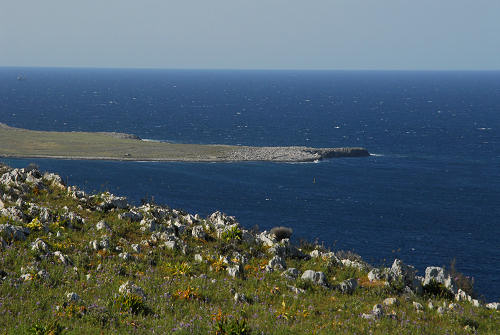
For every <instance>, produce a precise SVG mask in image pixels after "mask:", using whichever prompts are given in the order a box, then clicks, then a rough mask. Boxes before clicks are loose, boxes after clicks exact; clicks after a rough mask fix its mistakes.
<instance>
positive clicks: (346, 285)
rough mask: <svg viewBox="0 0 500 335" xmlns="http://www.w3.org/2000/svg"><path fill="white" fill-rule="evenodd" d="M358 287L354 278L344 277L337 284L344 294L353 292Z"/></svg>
mask: <svg viewBox="0 0 500 335" xmlns="http://www.w3.org/2000/svg"><path fill="white" fill-rule="evenodd" d="M357 287H358V281H357V280H356V279H355V278H351V279H346V280H344V281H343V282H341V283H340V284H339V285H338V289H339V290H340V292H342V293H345V294H353V293H354V290H356V288H357Z"/></svg>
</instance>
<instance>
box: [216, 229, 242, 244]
mask: <svg viewBox="0 0 500 335" xmlns="http://www.w3.org/2000/svg"><path fill="white" fill-rule="evenodd" d="M242 235H243V232H242V231H241V229H240V228H238V227H237V226H233V227H232V228H231V229H229V230H226V231H225V232H223V233H222V236H221V238H222V239H223V240H225V241H227V242H229V241H232V240H238V241H240V240H241V237H242Z"/></svg>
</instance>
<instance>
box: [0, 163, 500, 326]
mask: <svg viewBox="0 0 500 335" xmlns="http://www.w3.org/2000/svg"><path fill="white" fill-rule="evenodd" d="M0 168H1V166H0ZM2 192H4V191H2ZM1 194H2V193H1V192H0V195H1ZM22 198H23V199H24V200H23V203H22V204H21V206H20V208H22V210H23V212H24V213H25V214H26V215H27V216H29V215H31V214H30V213H31V212H30V205H29V204H30V203H34V204H37V205H38V206H39V207H46V208H49V209H50V211H51V212H52V213H53V219H52V220H51V221H52V222H51V223H50V224H45V223H43V221H44V220H42V219H41V217H38V216H35V217H33V218H30V219H27V220H26V221H24V222H21V221H16V220H12V219H9V218H7V217H6V216H1V217H0V224H6V223H8V224H13V225H16V226H23V227H25V228H27V229H29V231H30V233H29V235H27V236H26V240H19V239H15V238H14V236H4V237H3V239H4V240H5V242H4V243H2V245H3V246H2V248H1V251H0V270H1V271H0V272H1V274H0V278H3V279H1V280H0V325H1V329H2V331H3V333H6V334H26V333H27V334H125V333H133V334H151V333H153V332H154V333H158V334H221V335H222V334H354V333H357V334H368V333H372V334H444V333H449V334H474V333H478V334H496V333H497V331H498V326H499V325H500V313H499V312H498V311H494V310H489V309H486V308H484V307H475V306H473V305H472V304H471V303H470V302H464V301H460V302H455V301H453V300H451V298H453V297H452V296H449V295H447V294H444V293H443V292H444V291H443V288H442V287H441V286H440V285H434V286H430V287H428V288H427V290H426V292H425V293H424V294H423V295H413V294H411V293H407V292H405V290H404V284H403V283H401V282H397V281H394V282H392V283H391V285H385V282H383V281H371V282H370V281H369V280H368V278H367V274H368V270H365V269H359V268H356V267H351V266H344V265H342V264H340V263H338V262H335V261H332V260H331V259H328V258H326V257H316V258H309V259H300V258H296V257H285V260H286V264H287V268H296V269H297V270H298V271H299V273H303V272H304V271H306V270H314V271H322V272H323V273H324V274H325V276H326V280H327V281H328V283H329V287H325V286H322V285H317V284H315V283H313V282H311V281H306V280H302V279H300V277H299V279H290V278H286V277H285V276H283V275H281V271H272V272H266V270H265V267H266V265H267V264H268V263H269V261H270V259H271V258H273V255H272V254H271V253H270V248H269V247H268V246H266V245H264V244H262V243H258V242H256V241H255V240H247V239H245V232H246V231H245V232H244V231H243V228H238V227H236V226H233V227H232V228H229V229H228V230H226V231H224V232H222V234H219V235H218V234H217V229H216V228H214V225H211V224H210V226H211V228H210V229H208V228H207V229H204V230H203V233H204V234H206V236H205V237H204V238H201V237H196V236H193V234H192V233H191V231H190V230H189V227H190V225H192V224H190V223H188V217H187V216H185V215H184V216H182V220H180V221H182V222H183V223H185V225H184V226H186V228H185V229H184V230H183V229H180V228H178V229H177V230H176V234H177V237H176V239H173V240H172V241H174V240H175V242H176V245H177V247H174V248H170V247H167V244H166V242H169V241H170V240H168V239H167V240H165V239H163V240H162V237H161V236H162V235H161V233H162V232H161V231H159V232H154V233H153V232H151V231H148V230H147V229H141V228H143V224H141V223H139V222H133V221H132V220H131V219H119V218H118V215H119V214H123V213H126V212H128V209H118V208H114V209H110V210H98V206H99V204H100V203H101V202H102V201H103V200H104V199H106V195H104V194H101V195H98V196H96V197H89V196H84V197H77V196H74V194H73V192H72V191H68V189H67V188H61V187H60V186H58V185H55V184H53V183H51V182H49V181H48V180H47V179H43V183H42V184H38V186H36V188H35V186H33V185H32V186H31V188H30V190H29V191H28V192H26V193H25V194H24V195H23V196H22ZM14 205H15V202H14V201H5V208H7V207H9V206H14ZM148 208H149V210H148V211H146V210H145V209H143V213H144V220H145V221H147V220H153V219H155V220H156V222H157V223H158V224H161V225H164V226H165V227H168V224H167V222H168V221H170V222H172V221H173V220H174V219H175V216H176V215H177V217H180V216H181V215H183V214H182V213H183V212H174V211H172V210H170V209H169V210H168V211H167V212H166V213H167V214H166V215H164V216H163V217H161V218H160V216H161V215H160V214H158V213H159V212H160V209H157V208H156V207H154V206H150V207H148ZM68 213H74V214H75V215H76V216H71V215H69V214H68ZM176 213H177V214H176ZM78 217H80V218H82V219H83V220H84V221H82V222H80V221H79V219H78ZM102 220H104V221H105V222H106V223H107V225H108V226H109V229H106V228H103V229H100V230H98V229H97V228H96V224H97V223H98V222H100V221H102ZM197 220H198V222H197V223H196V225H200V226H205V225H209V223H210V220H209V219H202V218H199V219H197ZM49 221H50V220H49ZM179 227H180V226H179ZM165 234H166V233H165ZM169 236H170V235H169ZM172 236H173V235H172ZM200 236H201V235H200ZM172 238H173V237H172ZM37 239H41V240H42V241H44V242H45V243H46V245H47V248H48V249H49V250H50V252H44V251H43V250H42V249H43V247H39V248H38V249H36V248H35V249H34V248H33V243H34V242H35V241H37ZM155 239H156V240H155ZM164 241H166V242H164ZM94 242H96V243H95V244H94ZM317 249H321V248H320V247H319V246H317V245H313V244H307V245H306V244H304V249H303V251H305V250H308V251H311V250H317ZM56 252H60V253H61V254H62V255H63V256H66V257H67V260H66V261H64V258H61V257H59V256H57V257H56ZM337 254H339V255H340V254H344V255H349V256H350V258H351V259H353V260H360V258H359V256H358V257H356V256H355V255H353V254H351V253H337ZM127 255H128V256H127ZM234 267H237V268H238V269H240V270H241V275H236V276H234V277H233V276H230V274H229V271H228V270H230V268H234ZM22 276H23V277H22ZM349 278H355V279H357V282H358V284H359V286H358V288H356V289H355V290H354V292H353V293H352V294H347V293H342V292H341V291H339V290H338V289H334V287H335V286H336V285H337V284H339V283H341V282H342V281H343V280H345V279H349ZM127 282H128V284H129V285H128V286H127ZM132 283H133V284H132ZM134 285H135V286H134ZM122 288H124V289H123V291H122ZM300 290H303V291H300ZM72 293H76V295H72ZM391 297H394V298H396V299H397V300H398V303H397V304H393V305H386V306H383V309H384V315H383V316H381V317H380V318H375V319H365V318H362V317H361V316H362V314H363V313H371V311H372V308H373V306H374V305H375V304H381V303H382V301H384V299H386V298H391ZM414 302H416V303H419V304H421V305H422V306H423V308H422V309H420V310H419V309H417V308H415V305H414ZM429 302H430V303H432V305H433V306H434V307H431V306H430V305H429ZM452 303H455V305H452V306H451V307H448V306H450V304H452ZM441 306H447V307H446V308H445V309H444V312H443V313H442V314H440V313H438V312H437V308H438V307H441Z"/></svg>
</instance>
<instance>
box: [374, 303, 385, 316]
mask: <svg viewBox="0 0 500 335" xmlns="http://www.w3.org/2000/svg"><path fill="white" fill-rule="evenodd" d="M372 314H373V316H374V317H375V318H376V319H380V318H381V317H382V316H384V308H383V307H382V305H380V304H377V305H375V306H373V309H372Z"/></svg>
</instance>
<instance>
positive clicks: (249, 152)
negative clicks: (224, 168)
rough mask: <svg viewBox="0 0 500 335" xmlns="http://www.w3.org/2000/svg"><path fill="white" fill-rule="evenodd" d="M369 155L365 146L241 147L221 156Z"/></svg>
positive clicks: (245, 158) (312, 158) (233, 158)
mask: <svg viewBox="0 0 500 335" xmlns="http://www.w3.org/2000/svg"><path fill="white" fill-rule="evenodd" d="M369 155H370V153H369V152H368V150H366V149H365V148H308V147H293V146H292V147H241V148H238V149H236V150H234V151H232V152H231V153H229V154H228V155H227V156H222V157H220V158H221V159H222V160H230V161H273V162H313V161H318V160H322V159H326V158H338V157H365V156H369Z"/></svg>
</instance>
